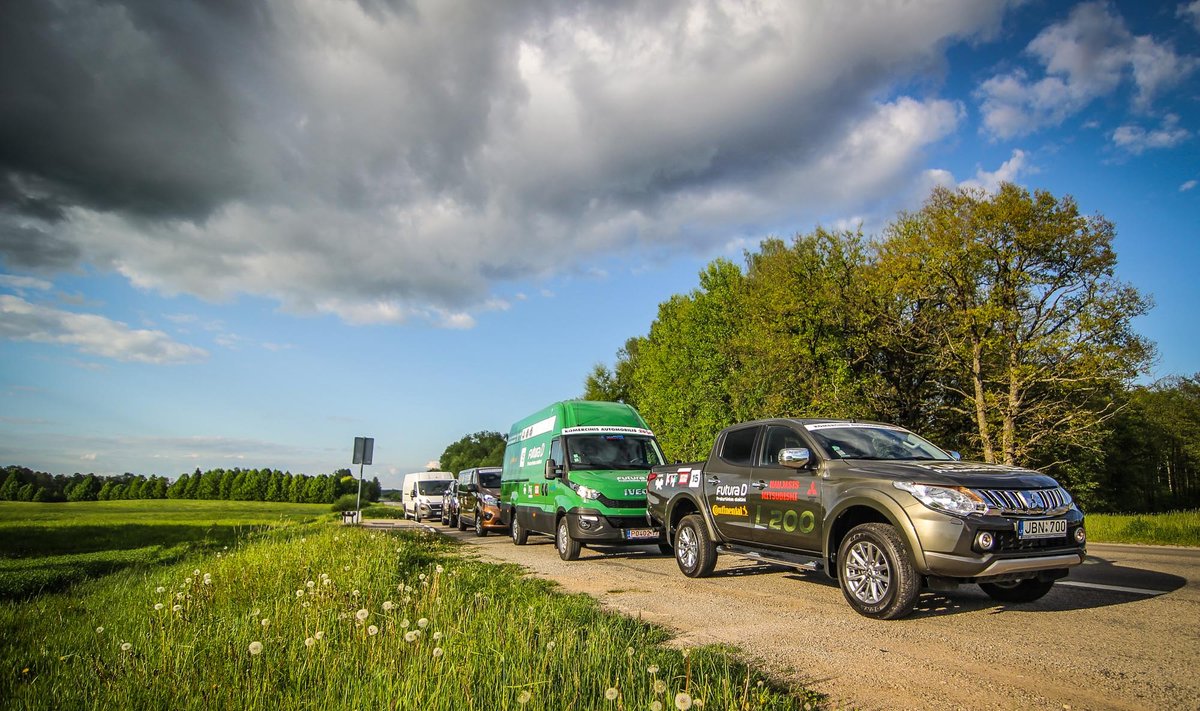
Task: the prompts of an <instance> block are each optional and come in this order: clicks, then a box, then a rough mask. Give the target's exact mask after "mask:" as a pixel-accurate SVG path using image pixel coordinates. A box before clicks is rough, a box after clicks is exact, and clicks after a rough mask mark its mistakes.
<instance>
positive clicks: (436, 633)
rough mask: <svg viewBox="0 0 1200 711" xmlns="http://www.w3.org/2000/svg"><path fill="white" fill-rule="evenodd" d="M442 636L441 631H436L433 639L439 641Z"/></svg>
mask: <svg viewBox="0 0 1200 711" xmlns="http://www.w3.org/2000/svg"><path fill="white" fill-rule="evenodd" d="M441 638H442V633H441V632H434V633H433V641H434V642H437V641H438V640H440V639H441Z"/></svg>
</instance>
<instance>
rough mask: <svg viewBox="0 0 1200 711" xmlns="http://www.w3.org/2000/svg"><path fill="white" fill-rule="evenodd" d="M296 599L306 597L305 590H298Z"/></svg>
mask: <svg viewBox="0 0 1200 711" xmlns="http://www.w3.org/2000/svg"><path fill="white" fill-rule="evenodd" d="M296 597H304V591H303V590H297V591H296Z"/></svg>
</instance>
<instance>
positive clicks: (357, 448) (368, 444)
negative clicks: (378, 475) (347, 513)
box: [351, 437, 375, 523]
mask: <svg viewBox="0 0 1200 711" xmlns="http://www.w3.org/2000/svg"><path fill="white" fill-rule="evenodd" d="M374 452H375V438H374V437H355V438H354V461H353V462H351V464H357V465H358V499H357V500H355V502H354V521H355V523H362V480H363V465H364V464H370V463H371V455H372V454H374Z"/></svg>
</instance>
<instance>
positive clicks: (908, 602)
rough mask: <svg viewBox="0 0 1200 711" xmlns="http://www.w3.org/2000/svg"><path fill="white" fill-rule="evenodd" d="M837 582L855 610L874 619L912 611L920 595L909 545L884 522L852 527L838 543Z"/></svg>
mask: <svg viewBox="0 0 1200 711" xmlns="http://www.w3.org/2000/svg"><path fill="white" fill-rule="evenodd" d="M838 584H839V585H840V586H841V588H842V595H843V596H845V598H846V602H848V603H850V607H852V608H854V611H855V612H857V613H858V614H860V615H862V616H864V617H870V618H873V619H876V620H895V619H898V618H901V617H904V616H905V615H907V614H909V613H910V612H912V609H913V605H915V604H916V602H917V596H918V595H920V594H921V576H919V575H917V571H916V570H915V569H914V568H913V564H912V560H911V559H910V558H909V555H908V547H907V546H906V545H905V544H904V540H903V539H901V538H900V534H899V533H898V532H897V531H896V529H895V528H894V527H893V526H891V525H889V524H886V523H864V524H862V525H860V526H855V527H854V528H853V529H851V530H850V533H848V534H847V535H846V537H845V538H843V539H842V544H841V545H840V546H838Z"/></svg>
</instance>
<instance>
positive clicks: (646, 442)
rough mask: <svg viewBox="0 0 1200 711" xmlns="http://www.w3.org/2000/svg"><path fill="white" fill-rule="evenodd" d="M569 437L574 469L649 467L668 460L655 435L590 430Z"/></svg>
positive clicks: (568, 450) (570, 458)
mask: <svg viewBox="0 0 1200 711" xmlns="http://www.w3.org/2000/svg"><path fill="white" fill-rule="evenodd" d="M566 439H567V461H568V462H570V465H571V468H572V469H649V468H650V467H655V466H658V465H660V464H665V463H666V462H665V461H664V460H663V456H662V452H661V451H659V449H658V442H655V441H654V438H653V437H643V436H639V435H624V434H595V435H591V434H589V435H573V436H571V437H567V438H566Z"/></svg>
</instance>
